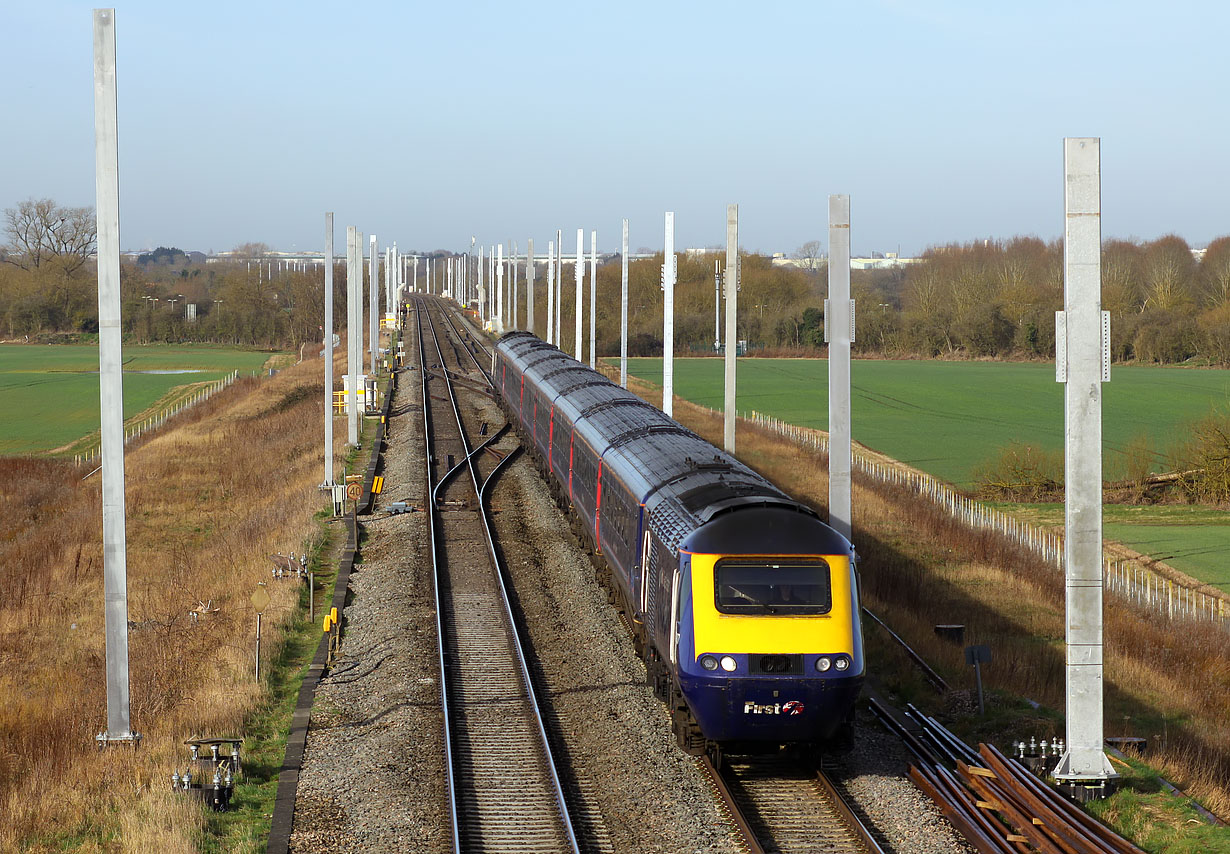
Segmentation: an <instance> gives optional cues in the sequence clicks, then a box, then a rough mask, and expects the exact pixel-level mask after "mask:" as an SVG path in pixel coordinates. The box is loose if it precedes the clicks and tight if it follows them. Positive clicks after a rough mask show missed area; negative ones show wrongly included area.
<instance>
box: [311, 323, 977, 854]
mask: <svg viewBox="0 0 1230 854" xmlns="http://www.w3.org/2000/svg"><path fill="white" fill-rule="evenodd" d="M413 343H414V342H413V341H410V340H408V341H407V352H416V351H415V350H413V349H412V346H411V345H412V344H413ZM463 399H464V401H465V402H466V403H469V404H472V405H477V406H478V408H479V409H480V411H481V413H482V414H481V417H482V418H483V419H485V420H488V421H490V422H491V423H492V424H493V425H495V424H499V423H501V421H502V418H501V417H500V416H499V415H498V413H497V411H496V410H495V408H494V405H493V404H491V403H490V402H489V401H481V399H480V398H479V397H478V396H477V395H473V394H465V395H463ZM420 400H421V397H420V386H419V377H418V371H417V370H411V371H407V372H406V373H404V374H403V375H402V377H401V381H400V385H399V389H398V392H397V396H396V397H395V398H394V401H393V407H392V411H393V415H392V417H391V418H390V427H389V440H388V446H387V449H386V452H385V466H384V470H383V474H384V476H385V487H384V492H383V494H382V495H380V496H378V497H377V499H378V500H377V508H376V513H375V514H374V516H373V517H372V519H371V520H370V521H369V522H368V524H367V526H366V531H367V535H366V539H365V540H364V542H363V547H362V563H360V564H357V565H356V566H355V572H354V574H353V575H352V576H351V596H350V597H349V600H348V604H347V606H346V609H345V619H346V623H345V634H344V636H343V655H342V658H341V660H340V661H339V662H338V663H337V664H336V665H335V666H334V668H333V669H332V670H331V671H330V672H329V673H328V675H327V676H326V677H325V678H324V679H323V680H322V681H321V684H320V688H319V690H318V691H317V694H316V704H315V707H314V709H313V711H312V718H311V730H310V732H309V736H308V742H307V750H306V753H305V756H304V764H303V769H302V772H301V774H300V780H299V801H298V805H297V808H296V814H295V830H294V833H293V835H292V838H291V850H292V851H301V852H313V854H323V852H385V851H392V850H399V851H416V852H419V851H421V852H447V851H450V850H451V842H452V840H451V835H450V831H449V823H448V817H447V807H446V803H447V793H446V788H445V787H446V784H445V769H444V749H443V733H442V721H441V717H440V703H439V682H438V666H437V647H436V634H435V611H434V600H433V596H432V584H431V578H430V566H429V564H428V559H427V558H426V557H425V555H426V540H427V524H426V518H425V516H424V515H423V514H422V513H411V514H406V515H400V516H392V517H383V518H382V517H381V516H382V512H383V511H382V510H381V509H380V508H381V507H383V506H386V505H387V504H388V503H390V502H393V501H400V500H405V501H408V502H410V503H411V504H413V505H416V506H420V507H421V506H424V504H425V503H426V496H425V495H424V494H423V492H424V476H423V460H422V437H421V434H420V431H421V425H420V424H419V423H418V421H419V418H420V417H421V416H420V412H419V405H418V403H419V401H420ZM494 509H495V511H496V512H495V522H496V529H497V531H498V532H499V535H500V537H501V547H502V549H503V551H504V554H505V558H506V561H507V565H508V571H509V574H510V576H511V578H512V581H513V583H514V586H515V590H516V597H517V608H516V609H517V610H518V611H519V612H520V613H521V614H523V615H524V621H525V623H526V624H527V625H528V627H529V633H530V643H531V645H532V648H533V656H534V657H535V658H536V664H535V666H534V670H535V678H536V680H537V682H538V683H539V685H540V687H542V688H545V689H546V696H547V699H546V702H545V706H546V709H545V711H546V712H547V714H548V717H549V720H550V724H551V729H552V730H553V734H554V735H555V736H556V739H555V741H556V750H557V754H558V755H557V760H558V761H560V762H561V763H562V764H563V766H564V767H565V769H567V771H569V772H570V774H571V777H572V779H573V780H574V784H573V786H572V787H571V798H572V800H573V801H574V806H575V808H576V815H574V822H575V823H576V824H577V827H578V831H579V832H581V833H582V834H583V835H584V836H585V838H586V840H587V841H586V843H585V846H584V849H583V850H587V851H610V852H619V853H620V854H622V852H706V854H724V852H735V851H738V850H740V849H739V848H738V846H737V845H736V843H735V839H734V836H733V834H732V832H731V830H730V828H729V826H728V824H727V822H726V821H725V819H724V818H723V817H722V814H721V811H720V808H719V806H718V804H717V801H716V798H715V797H714V795H713V793H712V790H711V789H710V787H709V784H708V783H707V782H706V781H705V779H704V777H703V775H702V773H701V771H700V768H699V766H698V765H697V763H696V761H695V760H694V759H692V758H691V757H688V756H686V755H684V754H683V753H682V752H681V751H680V750H679V749H678V748H677V747H676V745H675V742H674V738H673V736H672V734H671V727H670V720H669V717H668V715H667V713H666V708H665V706H664V705H663V704H662V703H660V702H659V701H658V700H656V699H655V698H654V697H653V694H652V691H651V690H650V689H649V688H648V687H647V686H646V685H645V684H644V683H645V669H644V666H643V665H642V663H641V661H640V659H639V657H638V656H637V655H636V653H635V651H634V650H633V648H632V642H631V639H630V638H629V637H628V634H627V631H626V630H625V628H624V627H623V626H622V625H621V624H620V623H619V622H618V620H617V619H616V616H615V612H614V610H613V609H612V608H611V606H610V605H608V604H607V601H606V596H605V592H604V591H603V590H602V588H601V587H600V586H599V585H598V584H597V582H596V581H595V580H594V570H593V565H592V564H591V563H590V558H589V557H588V556H587V555H586V554H585V553H584V552H582V551H581V550H580V549H579V548H578V547H577V546H576V544H575V540H574V539H573V537H572V535H571V533H570V532H569V530H568V525H567V522H566V521H565V519H564V517H563V516H562V514H561V513H560V512H559V511H558V509H557V508H556V507H555V505H554V503H553V502H552V501H551V499H550V495H549V493H548V490H547V488H546V485H545V484H544V483H543V481H542V479H541V478H540V477H539V475H538V473H537V471H536V470H535V468H534V466H533V464H532V462H531V461H530V459H529V458H528V456H525V455H523V456H522V457H521V458H520V459H518V460H517V461H516V462H515V463H514V464H513V465H512V466H511V468H510V469H508V470H507V472H506V473H505V474H504V476H503V478H502V480H501V482H500V484H499V486H498V487H497V488H496V490H495V495H494ZM561 741H562V744H561V743H560V742H561ZM906 765H907V763H906V759H905V754H904V748H902V747H901V746H900V745H899V744H898V743H897V742H896V741H895V740H894V739H893V738H892V737H891V736H889V735H887V734H885V733H882V732H881V731H880V730H879V729H878V727H877V725H875V724H874V723H860V726H859V727H858V728H857V733H856V749H855V751H854V753H853V755H852V756H851V757H850V758H849V759H847V761H846V763H845V771H844V774H843V778H844V780H845V781H846V786H847V788H848V790H849V791H850V792H851V793H852V794H854V795H855V796H856V797H857V798H858V800H859V802H860V805H861V806H862V808H863V810H864V812H865V813H866V814H867V815H868V816H869V817H870V818H871V819H872V821H873V822H874V823H875V825H876V827H877V828H878V829H879V831H880V832H881V834H882V835H883V837H884V838H885V839H886V840H887V841H888V842H889V843H890V845H891V846H892V849H891V850H893V851H896V852H898V854H906V852H918V854H954V852H958V853H959V852H965V851H967V849H966V848H964V846H963V845H962V844H961V843H960V842H959V841H957V836H956V834H955V832H954V831H953V830H952V828H951V827H950V826H949V825H948V824H947V822H946V821H945V820H944V819H943V818H942V817H941V816H940V815H939V813H938V811H937V810H936V809H935V808H934V807H933V806H932V805H931V804H930V802H929V801H928V800H927V799H926V798H925V797H924V796H923V795H922V794H921V793H919V792H918V791H917V789H915V788H914V787H913V785H912V784H911V783H909V781H908V780H907V779H906V778H905V769H906Z"/></svg>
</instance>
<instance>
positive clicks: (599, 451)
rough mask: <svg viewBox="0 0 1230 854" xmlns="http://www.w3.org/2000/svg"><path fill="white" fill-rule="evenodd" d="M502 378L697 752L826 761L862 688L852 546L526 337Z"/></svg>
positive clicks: (500, 367)
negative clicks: (791, 748)
mask: <svg viewBox="0 0 1230 854" xmlns="http://www.w3.org/2000/svg"><path fill="white" fill-rule="evenodd" d="M493 370H494V377H493V379H494V382H495V385H496V387H497V390H498V392H499V395H500V397H501V398H502V401H503V405H504V407H505V408H506V410H507V412H508V414H509V416H510V418H511V420H512V422H513V424H514V425H515V426H516V428H517V430H518V431H519V432H520V434H521V437H522V440H523V442H524V444H525V446H526V447H527V448H528V449H529V450H530V451H531V453H532V454H533V456H534V457H535V458H536V460H537V462H538V465H539V466H540V468H541V469H542V470H543V472H544V473H545V474H546V476H547V478H548V481H549V483H550V484H551V487H552V491H553V492H554V493H555V496H556V498H557V500H559V501H560V503H561V504H562V505H563V506H565V507H566V508H567V509H568V510H569V512H570V515H571V517H572V519H573V520H574V529H576V530H577V531H578V533H579V534H580V535H581V536H582V538H583V539H584V541H585V543H586V544H587V545H588V546H589V548H591V549H592V551H593V552H594V554H595V555H596V560H597V562H598V564H599V566H600V567H601V568H602V571H601V574H602V575H604V576H605V579H604V580H605V581H607V582H608V584H609V585H610V587H611V588H612V590H613V596H612V598H613V599H614V601H615V602H616V605H617V607H619V608H620V609H621V610H622V611H624V612H625V614H626V616H627V617H628V618H629V622H630V623H631V625H632V627H633V635H634V639H635V641H636V645H637V648H638V650H639V651H640V653H641V654H642V655H643V656H644V658H645V661H646V666H647V669H648V674H649V678H650V680H651V681H652V683H653V685H654V688H655V691H656V692H657V693H658V695H659V696H660V697H661V698H662V699H663V700H665V701H666V702H667V703H668V704H669V705H670V709H671V716H672V720H673V725H674V731H675V735H676V737H677V739H678V741H679V744H680V746H681V747H683V748H684V749H685V750H687V751H688V752H690V753H701V752H704V751H706V750H710V751H718V752H721V751H725V752H747V751H754V750H758V749H760V750H762V749H773V748H777V747H779V746H782V745H805V746H810V747H820V748H821V749H823V748H824V746H825V745H829V744H833V743H834V742H836V741H838V740H840V737H841V736H843V735H847V734H848V733H849V726H848V725H849V722H850V721H851V719H852V715H853V709H854V704H855V701H856V699H857V696H858V693H859V690H860V687H861V685H862V682H863V677H864V668H865V663H864V659H863V642H862V627H861V624H860V620H859V615H860V611H859V584H858V574H857V571H856V567H855V561H854V550H853V547H852V546H851V544H850V542H849V541H848V540H847V539H846V538H845V537H843V536H842V535H840V534H839V533H838V532H837V531H835V530H834V529H832V528H831V527H829V526H828V525H827V524H825V523H824V522H823V521H821V520H820V519H819V518H818V517H817V516H816V514H815V513H814V512H813V511H812V510H811V509H809V508H808V507H806V506H804V505H803V504H801V503H799V502H797V501H795V500H793V499H792V498H790V497H789V496H787V495H786V494H785V493H783V492H782V491H781V490H779V489H778V488H777V487H775V486H774V485H773V484H771V483H770V482H768V481H767V480H765V479H764V478H763V477H761V476H760V475H758V474H757V473H756V472H754V471H752V470H751V469H750V468H748V467H747V466H745V465H744V464H743V463H740V462H739V461H738V460H736V459H735V458H734V457H732V456H730V455H729V454H727V453H725V452H723V451H722V450H720V449H718V448H716V447H714V446H713V445H711V444H709V443H708V442H706V441H705V440H704V439H701V438H700V437H699V436H697V435H696V434H695V433H693V432H691V431H690V430H688V429H687V428H685V427H683V426H682V425H680V424H679V423H678V422H676V421H673V420H672V419H670V418H668V417H667V416H666V415H665V414H664V413H663V412H662V411H661V410H659V409H658V408H656V407H654V406H653V405H651V404H649V403H646V402H645V401H643V400H641V399H640V398H639V397H637V396H636V395H633V394H631V393H630V392H628V391H626V390H625V389H622V388H620V387H619V386H618V385H616V384H614V383H612V382H610V381H609V380H607V379H606V378H605V377H603V376H602V375H601V374H599V373H597V372H595V371H593V370H590V369H589V368H588V367H586V366H584V365H582V364H581V363H579V362H577V361H576V360H575V359H573V358H571V357H570V356H568V355H567V354H565V353H563V352H562V351H560V350H559V349H557V348H556V347H554V346H552V345H550V344H547V343H545V342H543V341H542V340H541V339H539V338H537V337H535V336H533V335H531V334H529V333H526V332H513V333H510V334H508V335H505V336H504V337H503V338H501V339H500V341H499V342H498V344H497V346H496V348H495V352H494V356H493Z"/></svg>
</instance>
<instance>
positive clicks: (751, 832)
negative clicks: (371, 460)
mask: <svg viewBox="0 0 1230 854" xmlns="http://www.w3.org/2000/svg"><path fill="white" fill-rule="evenodd" d="M700 761H701V764H702V767H703V768H704V770H705V773H706V774H707V775H708V776H709V779H710V780H711V781H712V782H713V784H714V786H715V787H716V789H717V791H718V795H719V796H720V797H721V799H722V802H723V803H724V805H725V807H726V811H727V812H728V813H729V815H730V818H731V821H732V822H733V824H734V825H735V828H736V829H737V831H738V833H739V836H740V838H741V841H742V844H743V846H744V848H745V849H746V850H747V851H749V852H751V854H762V852H764V854H767V853H768V852H782V854H790V852H796V851H797V852H832V853H833V854H846V852H851V854H882V852H883V850H884V849H883V848H882V847H881V846H880V843H879V842H878V841H877V840H876V838H875V836H874V835H873V834H872V832H871V830H870V828H868V827H867V825H866V824H865V823H864V822H863V821H862V819H860V818H859V817H858V814H857V812H856V811H855V810H854V809H853V808H852V807H851V806H850V804H849V802H848V800H847V798H846V797H845V795H844V794H843V793H842V789H841V787H840V785H839V784H837V783H835V782H834V781H833V779H832V778H830V777H829V776H828V775H827V774H826V773H825V772H824V771H822V770H816V769H815V768H813V767H809V765H808V764H807V763H806V762H803V761H801V760H799V759H792V758H790V757H787V756H734V757H726V758H725V759H724V760H723V763H722V766H721V767H720V768H718V767H716V766H714V764H713V762H712V761H711V760H710V759H709V757H707V756H706V757H703V758H702V759H701V760H700Z"/></svg>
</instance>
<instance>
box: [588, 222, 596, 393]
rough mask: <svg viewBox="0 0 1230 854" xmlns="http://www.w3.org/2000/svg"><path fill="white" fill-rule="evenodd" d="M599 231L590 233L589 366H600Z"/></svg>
mask: <svg viewBox="0 0 1230 854" xmlns="http://www.w3.org/2000/svg"><path fill="white" fill-rule="evenodd" d="M597 342H598V232H597V231H591V232H590V233H589V368H590V370H595V369H596V368H597V367H598V361H597V357H596V354H597V347H598V343H597Z"/></svg>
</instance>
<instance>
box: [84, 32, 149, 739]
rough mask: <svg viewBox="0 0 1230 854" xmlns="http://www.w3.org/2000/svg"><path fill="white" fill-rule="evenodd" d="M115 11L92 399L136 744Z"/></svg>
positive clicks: (109, 588)
mask: <svg viewBox="0 0 1230 854" xmlns="http://www.w3.org/2000/svg"><path fill="white" fill-rule="evenodd" d="M116 97H117V93H116V85H115V10H114V9H95V10H94V186H95V193H96V201H95V204H96V206H97V225H98V345H99V346H98V393H99V406H100V408H101V415H102V522H103V599H104V603H105V604H104V619H105V626H106V628H105V634H106V678H107V731H106V732H105V733H103V734H101V735H100V736H99V741H100V742H101V743H102V744H107V743H109V742H110V741H113V740H119V741H136V740H138V739H139V738H140V736H139V735H137V734H136V733H134V732H132V726H131V720H130V717H129V703H128V542H127V532H126V530H125V523H124V385H123V382H124V381H123V373H122V370H123V367H122V362H121V343H120V164H119V134H118V120H117V116H116Z"/></svg>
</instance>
